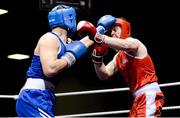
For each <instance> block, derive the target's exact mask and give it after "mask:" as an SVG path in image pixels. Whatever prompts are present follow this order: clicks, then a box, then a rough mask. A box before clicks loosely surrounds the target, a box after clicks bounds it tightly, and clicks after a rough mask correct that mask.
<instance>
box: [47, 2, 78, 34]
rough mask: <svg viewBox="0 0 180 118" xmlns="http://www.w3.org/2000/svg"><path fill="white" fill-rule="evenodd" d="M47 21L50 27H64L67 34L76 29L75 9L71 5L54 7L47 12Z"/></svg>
mask: <svg viewBox="0 0 180 118" xmlns="http://www.w3.org/2000/svg"><path fill="white" fill-rule="evenodd" d="M48 21H49V26H50V28H51V29H53V28H55V27H58V26H60V27H63V28H65V29H66V30H67V31H68V34H69V35H72V34H73V33H74V32H75V31H76V11H75V9H74V8H73V7H70V6H66V5H58V6H56V7H54V8H53V9H52V10H51V11H50V12H49V14H48Z"/></svg>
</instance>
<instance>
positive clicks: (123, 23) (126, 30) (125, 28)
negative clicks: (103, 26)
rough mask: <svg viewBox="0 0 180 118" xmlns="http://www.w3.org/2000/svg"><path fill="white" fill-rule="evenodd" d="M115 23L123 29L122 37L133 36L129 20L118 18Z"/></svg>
mask: <svg viewBox="0 0 180 118" xmlns="http://www.w3.org/2000/svg"><path fill="white" fill-rule="evenodd" d="M115 25H117V26H120V27H121V29H122V31H121V36H120V38H122V39H126V38H127V37H130V36H131V25H130V23H129V22H127V21H126V20H124V19H121V18H116V23H115Z"/></svg>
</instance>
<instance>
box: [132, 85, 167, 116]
mask: <svg viewBox="0 0 180 118" xmlns="http://www.w3.org/2000/svg"><path fill="white" fill-rule="evenodd" d="M151 87H152V86H151ZM151 87H149V88H151ZM156 87H159V86H156ZM159 90H160V89H159ZM159 90H158V89H153V88H152V89H148V90H147V89H144V88H143V90H142V91H141V92H140V93H139V94H137V96H135V100H134V103H133V105H132V108H131V110H130V113H129V117H149V116H155V117H157V116H160V115H161V109H162V107H163V105H164V100H165V97H164V94H163V93H162V92H161V91H159Z"/></svg>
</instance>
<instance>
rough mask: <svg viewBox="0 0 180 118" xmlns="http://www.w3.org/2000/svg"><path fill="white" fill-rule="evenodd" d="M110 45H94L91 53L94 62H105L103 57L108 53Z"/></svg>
mask: <svg viewBox="0 0 180 118" xmlns="http://www.w3.org/2000/svg"><path fill="white" fill-rule="evenodd" d="M108 48H109V47H108V46H107V45H105V44H103V45H94V48H93V50H92V53H91V57H92V61H93V62H94V63H96V64H97V63H102V62H103V57H104V56H105V55H106V53H107V51H108Z"/></svg>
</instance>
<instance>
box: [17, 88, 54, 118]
mask: <svg viewBox="0 0 180 118" xmlns="http://www.w3.org/2000/svg"><path fill="white" fill-rule="evenodd" d="M54 108H55V96H54V93H53V92H52V91H51V90H48V89H47V90H37V89H24V90H22V91H21V92H20V95H19V97H18V99H17V101H16V112H17V114H18V116H19V117H54Z"/></svg>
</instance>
